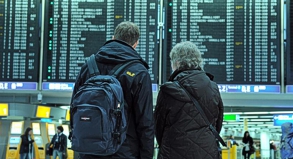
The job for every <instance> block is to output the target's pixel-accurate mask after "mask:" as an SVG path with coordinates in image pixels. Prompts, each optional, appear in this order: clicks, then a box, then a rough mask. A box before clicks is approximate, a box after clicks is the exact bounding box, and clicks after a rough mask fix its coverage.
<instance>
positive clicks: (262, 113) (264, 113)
mask: <svg viewBox="0 0 293 159" xmlns="http://www.w3.org/2000/svg"><path fill="white" fill-rule="evenodd" d="M243 114H269V112H244V113H243Z"/></svg>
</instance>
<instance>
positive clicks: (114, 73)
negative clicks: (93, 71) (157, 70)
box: [110, 60, 141, 78]
mask: <svg viewBox="0 0 293 159" xmlns="http://www.w3.org/2000/svg"><path fill="white" fill-rule="evenodd" d="M133 63H141V62H140V61H139V60H132V61H129V62H126V63H123V64H120V65H116V66H115V67H114V68H113V69H112V70H111V72H110V74H112V76H114V77H115V78H117V77H118V76H119V75H120V73H121V72H122V71H124V70H125V69H126V68H127V67H128V66H130V65H131V64H133Z"/></svg>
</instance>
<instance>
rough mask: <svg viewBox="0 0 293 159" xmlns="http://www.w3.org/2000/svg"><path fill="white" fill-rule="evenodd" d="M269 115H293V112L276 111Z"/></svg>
mask: <svg viewBox="0 0 293 159" xmlns="http://www.w3.org/2000/svg"><path fill="white" fill-rule="evenodd" d="M269 113H270V114H293V111H274V112H269Z"/></svg>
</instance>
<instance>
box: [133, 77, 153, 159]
mask: <svg viewBox="0 0 293 159" xmlns="http://www.w3.org/2000/svg"><path fill="white" fill-rule="evenodd" d="M133 82H134V83H133V87H132V94H133V99H134V101H133V106H134V109H133V110H134V117H135V125H136V133H137V135H138V138H139V145H140V159H152V158H153V152H154V119H153V96H152V83H151V78H150V75H149V74H148V72H147V71H143V72H141V73H140V74H139V75H137V76H136V77H135V79H134V81H133Z"/></svg>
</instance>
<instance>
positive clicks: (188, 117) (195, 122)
mask: <svg viewBox="0 0 293 159" xmlns="http://www.w3.org/2000/svg"><path fill="white" fill-rule="evenodd" d="M173 80H178V81H179V82H180V83H181V84H182V85H183V86H184V88H186V89H187V90H188V91H189V93H190V94H191V95H192V96H193V97H195V99H197V101H198V102H199V104H200V105H201V107H202V109H203V111H204V112H205V114H206V116H207V118H208V120H209V121H210V122H211V123H212V124H213V125H214V126H215V127H216V130H217V131H218V132H220V130H221V128H222V121H223V103H222V99H221V96H220V93H219V89H218V86H217V84H216V83H215V82H213V81H211V80H210V79H209V77H208V76H207V75H206V73H205V72H204V71H202V70H185V71H175V72H174V73H173V74H172V75H171V78H170V81H173ZM155 125H156V138H157V141H158V144H159V154H158V158H159V159H219V158H221V157H220V155H219V152H218V147H217V143H216V138H215V136H214V135H213V134H212V132H211V130H210V129H209V128H208V124H207V123H206V122H205V121H204V119H203V117H202V116H201V115H200V114H199V111H198V110H197V109H196V107H195V105H194V104H193V103H192V101H191V100H190V98H189V97H188V95H187V94H186V93H185V92H184V90H183V89H182V88H180V87H179V86H178V85H177V84H175V83H174V82H167V83H165V84H164V85H162V86H161V88H160V92H159V95H158V99H157V106H156V110H155Z"/></svg>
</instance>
